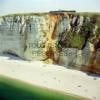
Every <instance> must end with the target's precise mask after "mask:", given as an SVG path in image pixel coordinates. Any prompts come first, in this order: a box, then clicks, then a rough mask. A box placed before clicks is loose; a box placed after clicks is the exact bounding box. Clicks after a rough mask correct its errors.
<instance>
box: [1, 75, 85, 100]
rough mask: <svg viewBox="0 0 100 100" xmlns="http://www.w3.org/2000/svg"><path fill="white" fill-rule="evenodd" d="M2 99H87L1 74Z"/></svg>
mask: <svg viewBox="0 0 100 100" xmlns="http://www.w3.org/2000/svg"><path fill="white" fill-rule="evenodd" d="M0 100H86V99H84V98H82V97H79V96H74V95H72V94H67V93H63V92H59V91H55V90H51V89H47V88H42V87H38V86H34V85H31V84H28V83H25V82H22V81H19V80H15V79H11V78H8V77H5V76H0Z"/></svg>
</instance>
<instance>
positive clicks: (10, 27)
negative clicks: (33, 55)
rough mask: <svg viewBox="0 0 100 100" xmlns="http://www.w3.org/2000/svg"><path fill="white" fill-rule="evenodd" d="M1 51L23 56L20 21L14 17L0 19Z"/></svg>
mask: <svg viewBox="0 0 100 100" xmlns="http://www.w3.org/2000/svg"><path fill="white" fill-rule="evenodd" d="M0 23H1V25H0V52H11V53H13V54H16V55H19V56H21V57H22V56H23V43H22V42H23V36H22V35H21V34H20V29H21V27H20V23H19V22H16V21H13V17H5V18H1V20H0Z"/></svg>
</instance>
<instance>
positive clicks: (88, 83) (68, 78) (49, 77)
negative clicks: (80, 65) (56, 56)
mask: <svg viewBox="0 0 100 100" xmlns="http://www.w3.org/2000/svg"><path fill="white" fill-rule="evenodd" d="M0 75H4V76H7V77H10V78H14V79H18V80H21V81H24V82H27V83H29V84H33V85H37V86H40V87H45V88H48V89H53V90H57V91H61V92H65V93H71V94H74V95H79V96H82V97H87V98H90V99H91V100H100V76H97V75H88V74H86V73H84V72H81V71H77V70H72V69H67V68H65V67H63V66H58V65H50V64H44V63H43V62H41V61H25V60H22V59H20V58H19V57H14V56H10V55H1V56H0Z"/></svg>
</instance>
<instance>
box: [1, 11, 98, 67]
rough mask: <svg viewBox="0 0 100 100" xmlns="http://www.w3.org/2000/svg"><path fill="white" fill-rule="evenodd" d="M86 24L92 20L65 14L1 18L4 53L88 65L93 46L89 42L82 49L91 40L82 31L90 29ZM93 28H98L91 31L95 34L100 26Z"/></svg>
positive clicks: (57, 62)
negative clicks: (87, 39) (85, 27)
mask: <svg viewBox="0 0 100 100" xmlns="http://www.w3.org/2000/svg"><path fill="white" fill-rule="evenodd" d="M77 18H78V19H77ZM84 23H85V24H84ZM86 23H90V17H86V18H85V17H83V16H82V15H81V16H74V17H72V18H71V17H69V15H67V14H65V13H64V14H43V15H42V14H40V15H34V14H33V15H20V16H18V15H16V16H5V17H1V18H0V53H3V52H9V53H13V54H16V55H18V56H20V57H22V58H25V59H27V60H43V61H45V62H48V63H56V64H60V65H63V66H77V67H79V66H82V65H88V63H89V58H90V55H91V51H93V50H92V48H93V45H92V44H91V43H90V42H89V41H88V42H87V43H86V45H85V46H84V48H83V49H82V50H81V47H82V46H83V44H84V41H85V38H86V37H87V36H86V35H87V34H86V32H81V30H83V31H86V30H87V29H86V30H85V29H84V26H85V25H86ZM89 25H90V26H92V27H94V28H93V29H91V30H89V29H90V27H89V29H88V31H90V32H91V31H92V33H93V35H95V33H96V31H97V28H98V26H96V25H91V24H89ZM83 33H84V34H83ZM90 35H91V34H90ZM77 36H78V37H77ZM79 42H80V43H79ZM77 44H79V45H77ZM57 46H58V47H57ZM79 68H80V67H79Z"/></svg>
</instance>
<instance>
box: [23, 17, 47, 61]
mask: <svg viewBox="0 0 100 100" xmlns="http://www.w3.org/2000/svg"><path fill="white" fill-rule="evenodd" d="M47 32H49V22H48V17H47V15H45V16H32V19H31V22H30V25H29V26H27V38H26V49H25V55H24V56H25V58H27V59H30V60H42V59H43V57H44V56H43V53H44V52H43V49H44V46H45V43H46V42H47V37H46V35H47Z"/></svg>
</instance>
